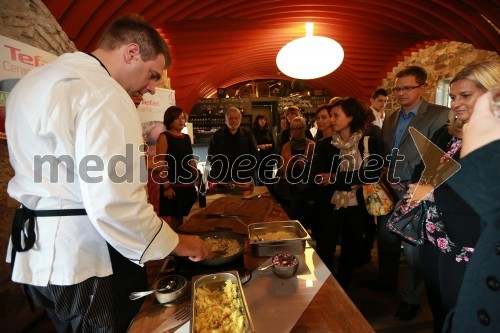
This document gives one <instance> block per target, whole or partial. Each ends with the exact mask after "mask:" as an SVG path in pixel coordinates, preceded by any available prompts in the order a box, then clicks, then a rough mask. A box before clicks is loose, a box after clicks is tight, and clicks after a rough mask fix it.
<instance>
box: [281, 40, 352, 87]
mask: <svg viewBox="0 0 500 333" xmlns="http://www.w3.org/2000/svg"><path fill="white" fill-rule="evenodd" d="M342 60H344V50H343V49H342V46H340V44H339V43H337V42H336V41H334V40H333V39H330V38H327V37H321V36H306V37H302V38H298V39H295V40H293V41H291V42H290V43H288V44H286V45H285V46H283V47H282V48H281V50H280V51H279V52H278V55H277V56H276V64H277V65H278V68H279V70H280V71H281V72H282V73H283V74H285V75H288V76H290V77H292V78H295V79H302V80H309V79H316V78H319V77H322V76H325V75H328V74H330V73H331V72H333V71H334V70H336V69H337V68H338V67H339V66H340V64H341V63H342Z"/></svg>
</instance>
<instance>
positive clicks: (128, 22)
mask: <svg viewBox="0 0 500 333" xmlns="http://www.w3.org/2000/svg"><path fill="white" fill-rule="evenodd" d="M129 43H135V44H137V45H139V48H140V54H141V57H142V60H143V61H149V60H153V59H155V58H156V57H157V56H158V55H159V54H162V55H163V57H164V58H165V67H169V66H170V65H171V63H172V59H171V58H170V52H169V50H168V46H167V44H166V43H165V41H164V40H163V38H162V37H161V36H160V34H159V33H158V31H156V30H155V29H154V28H153V27H152V26H150V25H149V24H148V23H147V22H146V20H145V19H144V17H142V16H141V15H138V14H132V15H127V16H123V17H121V18H119V19H117V20H116V21H114V22H113V23H111V25H110V26H109V27H108V28H107V29H106V30H105V31H104V33H103V35H102V36H101V38H100V39H99V42H98V43H97V47H98V48H102V49H104V50H114V49H116V48H119V47H120V46H122V45H126V44H129Z"/></svg>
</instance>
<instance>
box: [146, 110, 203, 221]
mask: <svg viewBox="0 0 500 333" xmlns="http://www.w3.org/2000/svg"><path fill="white" fill-rule="evenodd" d="M163 124H164V125H165V127H166V128H167V130H166V131H165V132H163V133H161V134H160V135H159V137H158V142H157V143H156V154H157V155H156V156H155V162H158V161H160V160H163V161H165V164H166V166H167V167H168V170H167V171H163V172H162V174H160V175H161V176H163V178H162V180H164V181H163V182H162V186H161V189H160V214H159V215H160V216H170V217H171V219H172V225H173V227H178V226H179V225H180V224H182V219H183V217H184V216H187V215H188V214H189V211H190V210H191V207H192V206H193V204H194V202H195V201H196V188H195V182H196V180H197V178H198V170H197V168H196V162H195V160H194V159H193V148H192V146H191V139H190V137H189V135H187V134H184V133H182V129H183V128H184V125H185V124H186V115H185V114H184V112H183V111H182V109H181V108H179V107H177V106H171V107H169V108H168V109H167V111H165V115H164V117H163ZM165 169H167V168H164V169H163V170H165Z"/></svg>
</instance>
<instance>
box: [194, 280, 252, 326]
mask: <svg viewBox="0 0 500 333" xmlns="http://www.w3.org/2000/svg"><path fill="white" fill-rule="evenodd" d="M227 280H230V281H231V282H233V283H234V284H236V285H237V289H238V294H239V297H240V304H241V309H240V310H241V312H242V314H243V316H244V317H245V331H244V333H254V332H255V328H254V326H253V322H252V318H251V317H250V312H249V311H248V306H247V302H246V299H245V294H244V293H243V287H242V285H241V280H240V276H239V275H238V272H237V271H227V272H220V273H215V274H208V275H197V276H193V279H192V284H193V286H192V288H191V314H192V317H191V333H196V322H195V321H196V300H197V299H196V297H197V294H196V288H200V287H207V288H209V289H210V290H216V289H221V288H222V287H223V286H224V284H225V282H226V281H227Z"/></svg>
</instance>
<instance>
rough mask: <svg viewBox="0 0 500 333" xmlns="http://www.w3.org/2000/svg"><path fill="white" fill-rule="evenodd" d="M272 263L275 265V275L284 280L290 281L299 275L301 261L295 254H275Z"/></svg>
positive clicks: (273, 267)
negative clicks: (289, 279)
mask: <svg viewBox="0 0 500 333" xmlns="http://www.w3.org/2000/svg"><path fill="white" fill-rule="evenodd" d="M272 262H273V263H274V264H275V265H273V266H272V269H273V273H274V274H276V275H277V276H279V277H280V278H282V279H288V278H291V277H292V276H295V274H297V269H298V268H299V259H298V258H297V257H296V256H294V255H293V254H289V253H278V254H275V255H274V256H273V258H272Z"/></svg>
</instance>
